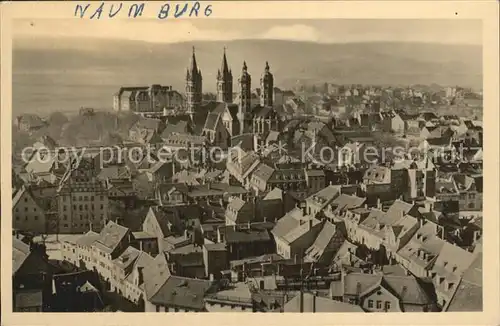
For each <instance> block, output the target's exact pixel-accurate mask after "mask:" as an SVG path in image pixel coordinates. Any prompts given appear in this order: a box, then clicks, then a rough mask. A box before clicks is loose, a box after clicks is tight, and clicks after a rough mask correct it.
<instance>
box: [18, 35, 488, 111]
mask: <svg viewBox="0 0 500 326" xmlns="http://www.w3.org/2000/svg"><path fill="white" fill-rule="evenodd" d="M192 46H195V47H196V53H197V58H198V63H199V66H200V67H201V69H202V73H203V77H204V81H205V82H204V85H203V87H204V91H213V90H214V89H215V76H216V73H217V69H218V68H219V66H220V59H221V54H222V49H223V47H224V46H226V47H227V49H228V50H227V55H228V61H229V64H230V66H231V68H232V70H233V71H234V72H233V74H234V76H235V79H236V78H237V77H238V76H239V73H240V67H241V64H242V62H243V60H246V61H247V64H248V67H249V72H250V74H251V75H253V86H254V87H257V86H258V85H257V83H258V80H259V78H260V74H261V72H262V70H263V68H264V64H265V61H266V60H267V61H269V64H270V66H271V70H272V72H273V73H274V75H275V84H276V85H277V86H279V87H282V88H290V87H293V86H294V85H295V83H296V81H297V79H300V80H308V81H311V82H324V81H329V82H336V83H365V84H368V83H369V84H391V85H398V84H402V85H408V84H431V83H437V84H440V85H457V84H458V85H461V86H470V87H477V88H480V87H481V84H482V54H481V48H480V47H477V46H469V45H439V44H424V43H348V44H319V43H308V42H293V41H271V40H244V41H228V42H190V43H175V44H156V43H145V42H138V41H122V40H120V41H114V40H113V41H105V40H94V39H92V40H91V39H88V40H85V42H82V41H81V40H74V39H62V40H61V39H51V38H44V39H33V40H26V39H23V40H21V39H17V40H15V41H14V52H13V53H14V55H13V72H14V76H13V83H14V110H15V111H17V112H26V111H29V110H33V109H35V110H41V111H47V110H50V111H51V110H72V109H73V108H74V109H76V108H79V107H80V106H95V107H110V106H111V103H112V100H111V96H112V94H113V93H114V92H115V91H116V90H117V89H118V88H119V87H120V85H134V84H135V85H139V84H141V85H142V84H143V85H149V84H152V83H161V84H169V85H172V86H174V88H176V89H179V90H181V91H182V90H183V89H184V78H185V71H186V67H187V65H188V63H189V55H190V53H191V48H192ZM235 84H236V80H235ZM235 90H236V89H235Z"/></svg>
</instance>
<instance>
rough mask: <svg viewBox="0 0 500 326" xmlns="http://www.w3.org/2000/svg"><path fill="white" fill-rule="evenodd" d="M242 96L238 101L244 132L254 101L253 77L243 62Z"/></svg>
mask: <svg viewBox="0 0 500 326" xmlns="http://www.w3.org/2000/svg"><path fill="white" fill-rule="evenodd" d="M238 84H239V88H240V98H239V103H238V120H239V121H240V134H242V133H243V130H244V126H245V117H246V115H247V113H248V112H250V111H251V103H252V78H251V76H250V74H249V73H248V69H247V63H246V62H245V61H244V62H243V68H242V70H241V77H240V79H238Z"/></svg>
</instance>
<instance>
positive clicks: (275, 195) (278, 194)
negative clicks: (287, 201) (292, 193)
mask: <svg viewBox="0 0 500 326" xmlns="http://www.w3.org/2000/svg"><path fill="white" fill-rule="evenodd" d="M275 199H278V200H283V190H281V189H280V188H274V189H273V190H271V191H270V192H269V193H268V194H267V195H266V196H265V197H264V200H275Z"/></svg>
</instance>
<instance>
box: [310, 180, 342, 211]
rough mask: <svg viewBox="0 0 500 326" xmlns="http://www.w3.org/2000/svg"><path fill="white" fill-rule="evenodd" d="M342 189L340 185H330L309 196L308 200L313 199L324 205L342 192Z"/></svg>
mask: <svg viewBox="0 0 500 326" xmlns="http://www.w3.org/2000/svg"><path fill="white" fill-rule="evenodd" d="M340 191H341V187H340V186H332V185H330V186H327V187H325V188H323V189H321V190H320V191H318V192H317V193H315V194H313V195H311V196H309V197H308V198H307V200H313V201H315V202H318V203H321V204H322V205H323V206H326V205H328V204H329V203H330V202H331V201H332V200H333V199H334V198H336V197H337V196H338V195H339V194H340Z"/></svg>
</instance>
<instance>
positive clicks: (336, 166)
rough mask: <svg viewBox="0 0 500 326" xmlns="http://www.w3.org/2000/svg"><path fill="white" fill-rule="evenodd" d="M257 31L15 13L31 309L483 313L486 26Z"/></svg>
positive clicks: (16, 121) (17, 177) (16, 289)
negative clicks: (31, 15)
mask: <svg viewBox="0 0 500 326" xmlns="http://www.w3.org/2000/svg"><path fill="white" fill-rule="evenodd" d="M94 7H95V6H94ZM94 9H95V8H94ZM89 10H90V11H92V10H91V9H89ZM214 11H215V8H214ZM91 14H92V13H91V12H90V13H89V12H87V13H86V15H91ZM256 22H257V21H255V20H251V19H217V18H212V17H209V18H206V19H183V20H165V21H159V20H158V19H154V18H151V19H146V18H144V19H140V20H134V19H120V20H110V19H108V20H107V21H104V20H101V21H96V20H90V19H75V18H73V17H70V16H68V18H67V19H60V18H57V19H56V18H32V19H31V18H29V19H28V18H18V19H13V20H12V22H11V33H12V58H11V60H12V107H11V110H12V114H11V122H8V123H9V124H11V131H12V138H11V144H6V142H5V141H3V142H2V151H3V150H4V148H5V147H6V146H11V149H12V152H11V155H12V160H11V164H12V169H11V170H12V172H8V173H11V178H12V179H11V183H12V185H11V189H12V193H11V198H12V207H11V209H12V215H11V217H10V216H3V218H6V217H7V218H9V219H11V223H12V224H11V225H12V226H11V230H7V231H6V230H3V231H2V234H3V237H4V236H5V234H7V235H8V236H9V239H10V233H12V241H11V243H12V250H11V251H12V275H11V276H9V275H8V269H7V272H6V271H5V269H4V268H3V269H4V271H3V273H2V277H3V278H6V277H11V278H12V299H11V300H12V311H13V312H15V313H17V312H44V313H46V312H47V313H51V312H67V313H68V312H69V313H71V312H103V313H106V312H139V313H140V312H149V313H168V312H183V313H185V312H230V313H236V312H240V313H241V312H243V313H244V312H246V313H262V312H264V313H278V314H280V313H290V312H291V313H391V312H397V313H406V312H419V313H438V314H439V313H450V312H482V311H483V310H484V304H483V294H484V293H483V210H484V209H485V208H484V207H485V206H484V205H483V202H484V200H483V188H484V191H485V192H486V185H485V187H483V151H484V149H485V148H486V147H485V146H484V143H483V140H485V138H486V137H484V129H483V121H484V118H483V117H484V116H485V115H486V113H485V114H484V115H483V112H484V110H485V109H484V108H485V105H484V101H483V77H484V76H483V68H484V62H483V52H484V44H483V32H484V28H483V23H482V20H481V19H444V18H443V19H416V18H415V19H368V18H366V19H341V18H332V19H323V18H322V19H286V18H280V19H270V18H266V19H259V20H258V23H256ZM174 31H175V33H174ZM2 82H3V81H2ZM490 109H494V108H490ZM3 119H5V116H4V115H3V113H2V120H3ZM3 130H5V129H3ZM490 146H491V144H490ZM488 150H489V149H488ZM6 164H7V166H8V164H9V162H3V163H2V166H5V165H6ZM3 175H5V174H3ZM3 183H4V179H2V185H3ZM5 189H7V193H6V190H5ZM2 194H3V196H10V194H9V193H8V188H3V190H2ZM484 196H485V197H486V195H484ZM490 208H491V207H490ZM8 209H9V210H10V206H9V207H8ZM3 237H2V238H3ZM497 237H498V235H497ZM6 249H8V250H9V251H10V248H2V250H4V251H5V250H6ZM495 250H497V249H495ZM4 292H9V290H6V289H5V288H4ZM4 298H5V296H4ZM417 318H418V317H417Z"/></svg>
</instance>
